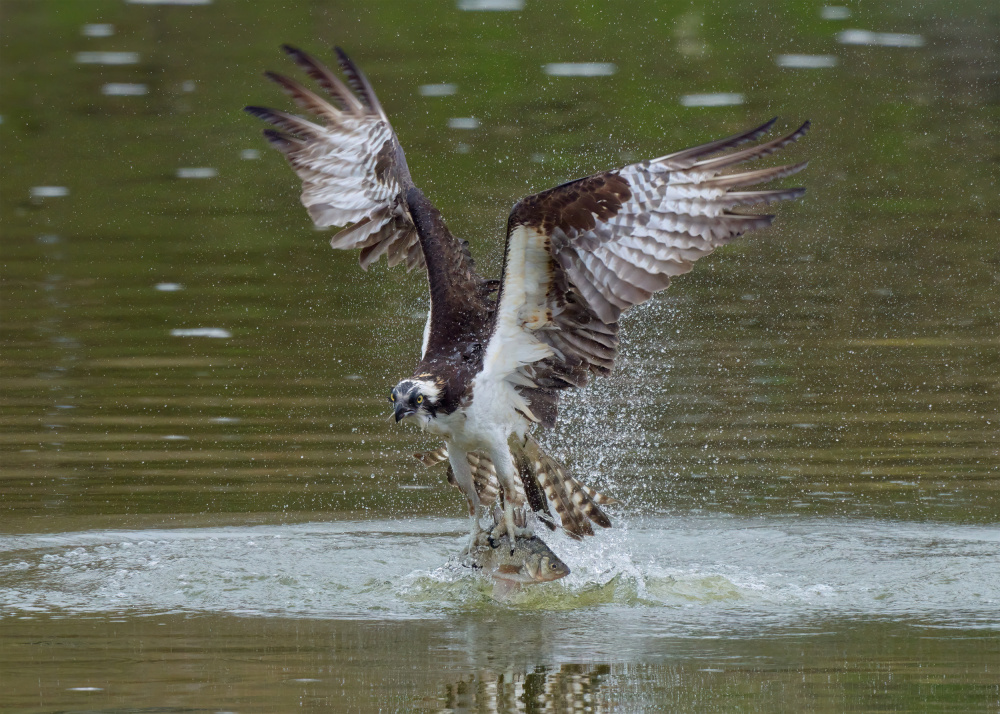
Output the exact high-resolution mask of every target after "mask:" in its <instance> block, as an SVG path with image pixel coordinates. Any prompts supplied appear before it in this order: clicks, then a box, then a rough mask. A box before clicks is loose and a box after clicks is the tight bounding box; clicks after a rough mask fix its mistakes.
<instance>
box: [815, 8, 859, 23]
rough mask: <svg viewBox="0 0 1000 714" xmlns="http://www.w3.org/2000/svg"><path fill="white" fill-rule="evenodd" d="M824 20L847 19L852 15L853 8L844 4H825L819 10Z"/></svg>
mask: <svg viewBox="0 0 1000 714" xmlns="http://www.w3.org/2000/svg"><path fill="white" fill-rule="evenodd" d="M819 16H820V17H822V18H823V19H824V20H846V19H847V18H849V17H850V16H851V8H849V7H844V6H843V5H824V6H823V8H822V9H821V10H820V11H819Z"/></svg>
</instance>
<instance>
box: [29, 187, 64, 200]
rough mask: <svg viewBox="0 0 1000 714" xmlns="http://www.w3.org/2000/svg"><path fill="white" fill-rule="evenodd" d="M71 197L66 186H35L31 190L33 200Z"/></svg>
mask: <svg viewBox="0 0 1000 714" xmlns="http://www.w3.org/2000/svg"><path fill="white" fill-rule="evenodd" d="M68 195H69V189H68V188H66V187H65V186H33V187H32V189H31V197H32V198H62V197H64V196H68Z"/></svg>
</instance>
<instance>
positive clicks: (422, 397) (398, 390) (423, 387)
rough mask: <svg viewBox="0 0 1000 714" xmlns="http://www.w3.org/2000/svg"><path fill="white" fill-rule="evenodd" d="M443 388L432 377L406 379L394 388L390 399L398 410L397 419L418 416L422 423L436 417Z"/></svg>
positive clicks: (396, 410)
mask: <svg viewBox="0 0 1000 714" xmlns="http://www.w3.org/2000/svg"><path fill="white" fill-rule="evenodd" d="M440 398H441V388H440V387H438V385H437V383H436V382H434V381H433V380H430V379H416V378H410V379H404V380H403V381H402V382H400V383H399V384H397V385H396V386H395V387H393V388H392V394H390V395H389V401H391V402H392V406H393V408H394V409H395V412H396V421H397V422H398V421H400V420H401V419H405V418H406V417H409V416H416V417H418V418H419V419H420V421H421V423H426V422H427V420H428V419H431V418H432V417H434V415H435V413H436V412H437V408H438V406H439V405H440V401H439V400H440Z"/></svg>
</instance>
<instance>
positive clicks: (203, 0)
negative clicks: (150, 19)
mask: <svg viewBox="0 0 1000 714" xmlns="http://www.w3.org/2000/svg"><path fill="white" fill-rule="evenodd" d="M125 1H126V2H127V3H128V4H129V5H211V4H212V0H125Z"/></svg>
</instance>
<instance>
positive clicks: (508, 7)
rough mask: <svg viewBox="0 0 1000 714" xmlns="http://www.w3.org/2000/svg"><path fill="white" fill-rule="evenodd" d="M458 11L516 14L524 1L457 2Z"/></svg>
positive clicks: (481, 0)
mask: <svg viewBox="0 0 1000 714" xmlns="http://www.w3.org/2000/svg"><path fill="white" fill-rule="evenodd" d="M458 9H459V10H465V11H471V12H482V11H492V12H516V11H518V10H523V9H524V0H458Z"/></svg>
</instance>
